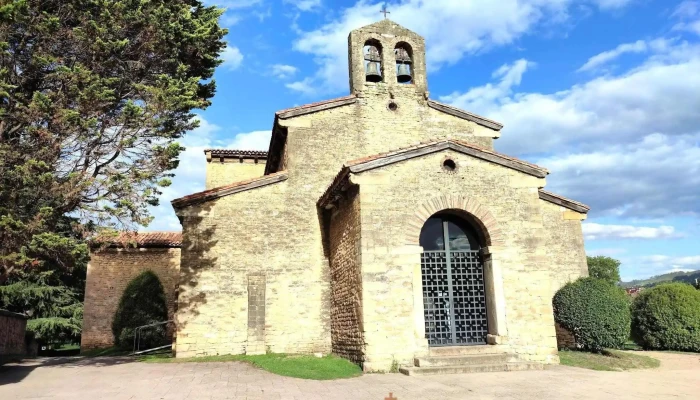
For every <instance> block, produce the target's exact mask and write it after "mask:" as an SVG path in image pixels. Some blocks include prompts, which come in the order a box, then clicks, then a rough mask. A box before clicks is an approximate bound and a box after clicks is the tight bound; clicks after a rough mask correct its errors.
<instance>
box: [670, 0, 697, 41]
mask: <svg viewBox="0 0 700 400" xmlns="http://www.w3.org/2000/svg"><path fill="white" fill-rule="evenodd" d="M672 16H673V17H675V18H677V19H678V20H679V21H680V22H678V23H677V24H676V25H675V26H674V27H673V29H674V30H677V31H688V32H693V33H695V34H697V35H700V1H684V2H682V3H681V4H679V5H678V7H676V9H675V10H674V12H673V15H672Z"/></svg>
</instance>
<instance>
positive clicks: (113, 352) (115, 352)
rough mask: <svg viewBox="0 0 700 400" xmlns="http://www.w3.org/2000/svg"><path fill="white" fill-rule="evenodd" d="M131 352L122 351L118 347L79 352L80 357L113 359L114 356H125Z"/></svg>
mask: <svg viewBox="0 0 700 400" xmlns="http://www.w3.org/2000/svg"><path fill="white" fill-rule="evenodd" d="M130 353H131V351H129V350H124V349H122V348H120V347H116V346H114V347H107V348H104V349H92V350H85V351H81V352H80V355H81V356H85V357H114V356H126V355H129V354H130Z"/></svg>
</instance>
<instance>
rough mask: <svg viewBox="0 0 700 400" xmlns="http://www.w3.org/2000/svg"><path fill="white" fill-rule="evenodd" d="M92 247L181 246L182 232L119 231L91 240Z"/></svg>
mask: <svg viewBox="0 0 700 400" xmlns="http://www.w3.org/2000/svg"><path fill="white" fill-rule="evenodd" d="M91 245H92V246H93V247H99V246H100V245H107V247H134V246H135V247H137V248H157V247H173V248H178V247H181V246H182V232H120V233H119V234H118V235H117V236H109V237H102V238H100V237H98V238H97V239H95V240H92V241H91Z"/></svg>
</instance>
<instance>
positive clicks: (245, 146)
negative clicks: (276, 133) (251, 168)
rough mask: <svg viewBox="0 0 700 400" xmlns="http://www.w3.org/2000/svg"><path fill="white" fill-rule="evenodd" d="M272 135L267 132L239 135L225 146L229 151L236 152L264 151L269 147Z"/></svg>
mask: <svg viewBox="0 0 700 400" xmlns="http://www.w3.org/2000/svg"><path fill="white" fill-rule="evenodd" d="M271 135H272V133H271V132H270V131H269V130H267V131H253V132H250V133H239V134H238V135H236V137H235V138H234V139H233V142H231V144H229V145H228V146H226V147H227V148H229V149H236V150H264V151H267V149H268V148H269V147H270V136H271Z"/></svg>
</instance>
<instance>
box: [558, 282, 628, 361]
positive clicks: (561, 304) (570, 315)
mask: <svg viewBox="0 0 700 400" xmlns="http://www.w3.org/2000/svg"><path fill="white" fill-rule="evenodd" d="M552 304H553V306H554V319H555V321H557V322H558V323H559V324H560V325H561V326H563V327H564V328H566V329H568V330H569V331H570V332H571V333H573V335H574V338H575V340H576V345H577V346H578V347H579V348H580V349H582V350H588V351H595V352H600V351H602V350H603V349H606V348H615V349H617V348H621V347H622V346H623V345H624V344H625V341H626V340H627V339H628V338H629V335H630V310H629V301H628V300H627V296H626V295H625V293H624V291H623V290H622V289H620V288H619V287H617V286H614V285H612V284H610V283H609V282H606V281H603V280H600V279H595V278H582V279H579V280H577V281H575V282H570V283H568V284H567V285H566V286H564V287H563V288H561V289H559V291H558V292H557V293H556V294H555V295H554V299H553V300H552Z"/></svg>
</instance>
